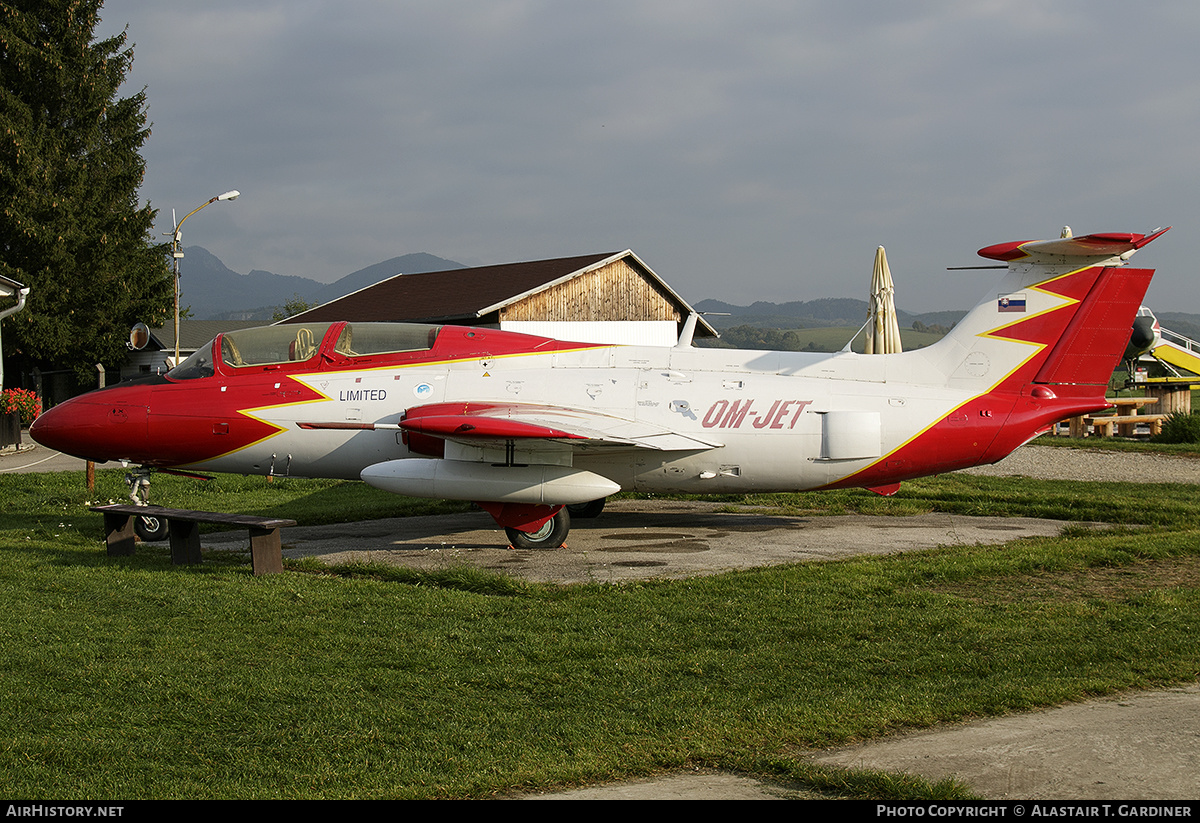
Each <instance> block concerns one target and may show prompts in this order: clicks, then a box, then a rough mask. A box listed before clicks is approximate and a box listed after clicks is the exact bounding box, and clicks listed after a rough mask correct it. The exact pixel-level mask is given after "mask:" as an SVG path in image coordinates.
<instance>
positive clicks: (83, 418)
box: [29, 389, 149, 461]
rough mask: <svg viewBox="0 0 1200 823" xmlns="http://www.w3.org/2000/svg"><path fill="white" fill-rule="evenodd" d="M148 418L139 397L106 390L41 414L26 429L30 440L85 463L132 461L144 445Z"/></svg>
mask: <svg viewBox="0 0 1200 823" xmlns="http://www.w3.org/2000/svg"><path fill="white" fill-rule="evenodd" d="M139 401H141V402H139ZM148 418H149V413H148V409H147V407H146V404H145V402H144V397H141V396H140V395H139V393H136V392H129V391H125V390H118V389H108V390H103V391H96V392H92V393H90V394H85V395H81V396H80V397H76V398H73V399H71V400H68V401H66V402H65V403H59V404H58V405H57V406H55V407H54V408H52V409H50V410H48V411H46V412H43V413H42V414H41V415H39V416H38V418H37V420H35V421H33V425H32V426H30V427H29V436H30V437H32V438H33V439H34V440H35V441H36V442H37V443H39V444H40V445H42V446H45V447H46V448H48V449H54V450H56V451H60V452H63V453H64V454H69V455H72V456H74V457H82V458H84V459H85V460H96V461H104V460H120V459H132V458H134V456H135V454H136V453H137V452H139V451H141V449H142V448H143V447H144V445H145V442H146V435H147V428H148V426H147V420H148Z"/></svg>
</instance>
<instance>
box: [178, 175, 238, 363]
mask: <svg viewBox="0 0 1200 823" xmlns="http://www.w3.org/2000/svg"><path fill="white" fill-rule="evenodd" d="M240 194H241V192H240V191H237V190H234V191H227V192H225V193H224V194H218V195H217V196H216V197H214V198H213V199H211V200H209V201H207V202H205V203H203V204H201V205H199V206H197V207H196V208H194V209H192V210H191V211H189V212H188V213H187V214H185V215H184V216H183V220H180V221H179V222H178V223H175V230H174V231H173V232H171V257H172V258H174V260H175V362H174V364H172V365H175V366H178V365H179V261H180V260H182V259H183V247H182V246H180V241H181V240H182V239H183V235H182V234H181V233H180V231H179V230H180V229H181V228H183V223H184V220H187V219H188V218H189V217H191V216H192V215H193V214H195V213H196V212H198V211H200V209H202V208H204V207H205V206H211V205H212V204H213V203H216V202H217V201H218V200H237V198H238V195H240ZM171 220H172V221H174V220H175V210H174V209H171Z"/></svg>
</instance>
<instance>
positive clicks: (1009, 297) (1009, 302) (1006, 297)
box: [996, 294, 1025, 311]
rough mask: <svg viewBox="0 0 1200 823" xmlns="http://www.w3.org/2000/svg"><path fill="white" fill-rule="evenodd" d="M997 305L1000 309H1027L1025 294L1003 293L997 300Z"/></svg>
mask: <svg viewBox="0 0 1200 823" xmlns="http://www.w3.org/2000/svg"><path fill="white" fill-rule="evenodd" d="M996 307H997V308H998V309H1000V311H1025V295H1024V294H1002V295H1000V298H999V299H998V300H997V301H996Z"/></svg>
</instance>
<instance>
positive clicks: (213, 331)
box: [108, 320, 263, 385]
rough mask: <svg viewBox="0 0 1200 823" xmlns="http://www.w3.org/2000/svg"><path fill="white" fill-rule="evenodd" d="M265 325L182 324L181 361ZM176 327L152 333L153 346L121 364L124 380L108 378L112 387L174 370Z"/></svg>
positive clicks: (236, 322) (226, 322)
mask: <svg viewBox="0 0 1200 823" xmlns="http://www.w3.org/2000/svg"><path fill="white" fill-rule="evenodd" d="M261 325H263V323H262V322H255V321H252V320H249V321H242V320H180V321H179V357H180V359H181V360H186V359H187V357H188V355H190V354H192V353H194V352H195V351H196V349H198V348H200V347H201V346H203V345H204V344H205V343H207V342H209V341H210V340H212V339H213V338H214V337H216V336H217V335H218V334H221V333H222V332H227V331H237V330H238V329H248V328H252V327H253V326H261ZM174 326H175V324H174V323H172V324H171V325H169V326H165V327H163V328H161V329H150V340H149V342H147V343H146V345H145V346H144V347H143V348H141V349H131V350H130V352H129V355H128V356H127V357H126V358H125V362H124V363H122V364H121V374H120V376H119V377H118V376H117V375H108V383H109V384H110V385H111V384H112V383H116V382H117V380H118V379H120V380H128V379H130V378H131V377H144V376H145V375H148V374H163V373H165V372H167V371H168V370H170V368H171V362H172V361H173V360H174V359H175V328H174Z"/></svg>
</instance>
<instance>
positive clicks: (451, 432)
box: [399, 403, 722, 451]
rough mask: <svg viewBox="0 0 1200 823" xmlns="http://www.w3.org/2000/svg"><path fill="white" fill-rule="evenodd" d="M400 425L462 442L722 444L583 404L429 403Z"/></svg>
mask: <svg viewBox="0 0 1200 823" xmlns="http://www.w3.org/2000/svg"><path fill="white" fill-rule="evenodd" d="M399 428H400V429H401V430H403V431H406V432H409V433H410V434H419V435H425V436H428V437H435V438H439V439H441V440H445V441H449V442H454V443H458V444H461V445H464V446H485V447H486V446H492V447H503V446H505V445H506V444H510V443H514V442H515V443H516V444H518V446H519V447H536V446H537V444H538V443H544V444H546V445H547V446H549V445H550V444H555V445H556V446H557V447H558V448H559V449H561V448H563V447H566V448H569V449H570V450H571V451H585V450H591V449H613V448H623V449H630V448H633V449H655V450H659V451H695V450H706V449H714V448H718V447H719V446H721V445H722V444H721V443H718V442H715V441H711V440H703V439H700V438H697V437H694V436H692V435H688V434H682V433H680V432H677V431H673V430H671V429H668V428H665V427H663V426H658V425H655V424H652V423H646V422H643V421H638V420H630V419H627V418H623V417H617V416H614V415H608V414H602V413H599V412H595V411H591V410H587V409H573V408H565V407H561V406H538V405H531V404H525V403H519V404H517V403H512V404H509V403H503V404H501V403H434V404H430V405H427V406H417V407H415V408H411V409H409V410H408V412H407V414H406V415H405V417H404V419H403V420H401V421H400V423H399Z"/></svg>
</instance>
